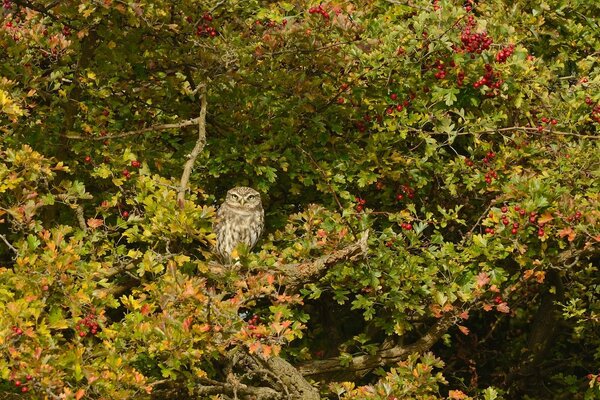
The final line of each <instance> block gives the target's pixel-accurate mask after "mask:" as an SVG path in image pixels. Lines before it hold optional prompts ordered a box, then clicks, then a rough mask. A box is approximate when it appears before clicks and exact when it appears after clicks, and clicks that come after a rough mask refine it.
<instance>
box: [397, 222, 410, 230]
mask: <svg viewBox="0 0 600 400" xmlns="http://www.w3.org/2000/svg"><path fill="white" fill-rule="evenodd" d="M400 227H401V228H402V229H404V230H407V231H412V228H413V226H412V224H409V223H408V222H403V223H401V224H400Z"/></svg>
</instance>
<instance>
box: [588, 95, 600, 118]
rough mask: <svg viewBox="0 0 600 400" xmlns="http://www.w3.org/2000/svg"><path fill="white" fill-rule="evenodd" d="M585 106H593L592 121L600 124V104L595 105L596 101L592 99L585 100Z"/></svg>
mask: <svg viewBox="0 0 600 400" xmlns="http://www.w3.org/2000/svg"><path fill="white" fill-rule="evenodd" d="M585 104H587V105H588V106H590V107H591V106H593V108H592V119H593V120H594V121H596V122H598V123H600V104H594V101H593V100H592V99H591V98H590V97H586V98H585Z"/></svg>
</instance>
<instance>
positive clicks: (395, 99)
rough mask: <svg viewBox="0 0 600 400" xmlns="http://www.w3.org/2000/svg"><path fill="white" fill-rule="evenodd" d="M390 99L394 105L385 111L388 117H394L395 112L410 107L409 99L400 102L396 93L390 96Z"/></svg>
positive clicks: (412, 97) (412, 96) (413, 96)
mask: <svg viewBox="0 0 600 400" xmlns="http://www.w3.org/2000/svg"><path fill="white" fill-rule="evenodd" d="M414 98H415V95H414V94H412V93H411V95H410V99H411V100H412V99H414ZM390 99H391V100H392V101H393V102H394V104H391V105H389V106H388V108H386V109H385V113H386V114H387V115H392V114H393V113H394V111H398V112H400V111H402V110H404V109H405V108H406V107H408V106H409V105H410V100H409V99H406V100H404V101H402V102H400V101H399V100H398V95H397V94H396V93H392V94H390Z"/></svg>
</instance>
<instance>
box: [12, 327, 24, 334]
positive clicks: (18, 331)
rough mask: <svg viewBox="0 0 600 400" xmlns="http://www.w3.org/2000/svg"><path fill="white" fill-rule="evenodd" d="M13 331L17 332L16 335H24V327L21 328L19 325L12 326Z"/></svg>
mask: <svg viewBox="0 0 600 400" xmlns="http://www.w3.org/2000/svg"><path fill="white" fill-rule="evenodd" d="M12 331H13V332H14V333H15V335H22V334H23V329H21V328H19V327H18V326H13V327H12Z"/></svg>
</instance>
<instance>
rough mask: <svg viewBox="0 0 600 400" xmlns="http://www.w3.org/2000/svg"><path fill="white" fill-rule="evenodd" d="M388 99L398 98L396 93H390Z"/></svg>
mask: <svg viewBox="0 0 600 400" xmlns="http://www.w3.org/2000/svg"><path fill="white" fill-rule="evenodd" d="M390 99H392V100H394V101H396V100H397V99H398V95H397V94H396V93H392V94H390Z"/></svg>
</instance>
